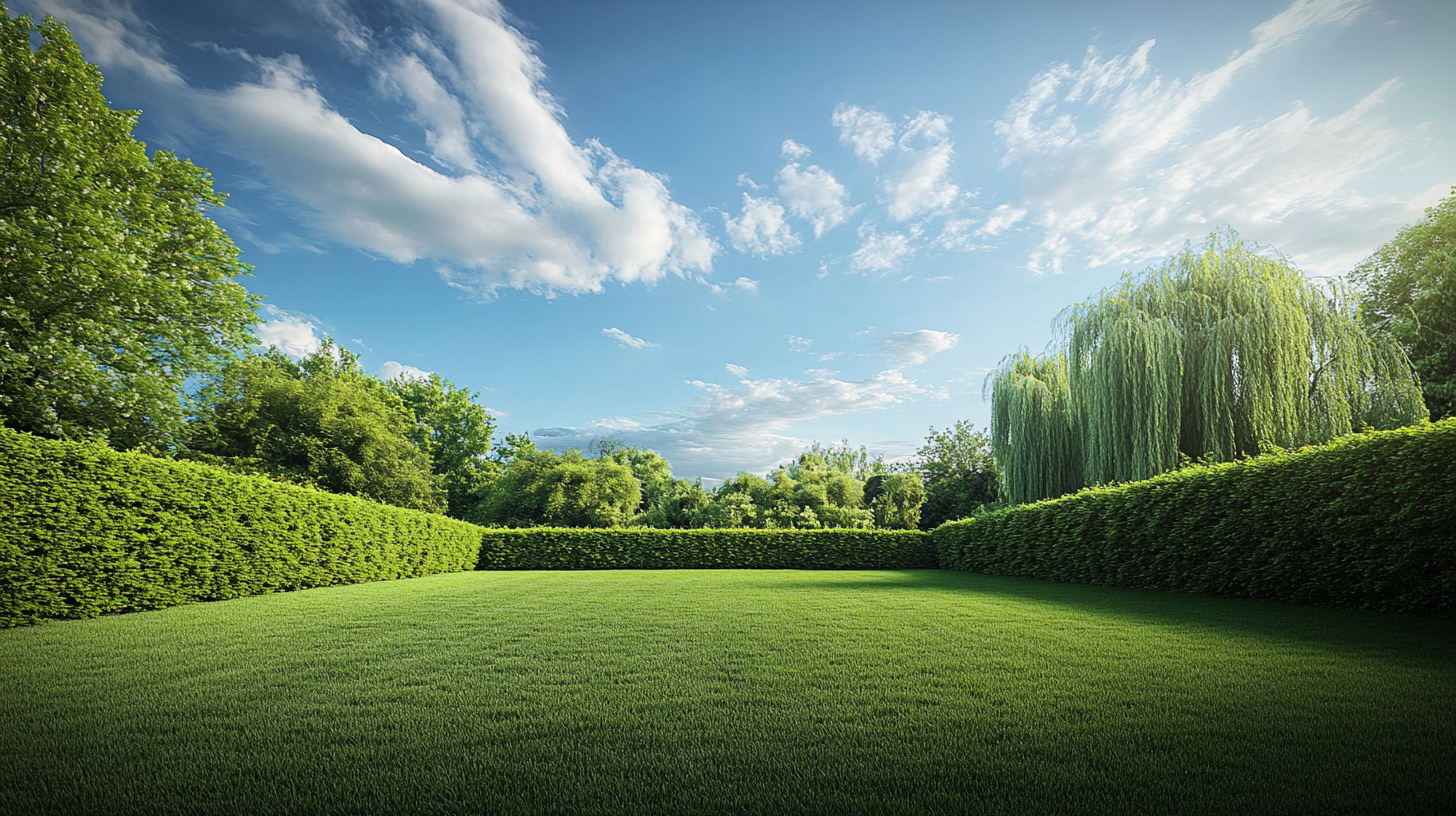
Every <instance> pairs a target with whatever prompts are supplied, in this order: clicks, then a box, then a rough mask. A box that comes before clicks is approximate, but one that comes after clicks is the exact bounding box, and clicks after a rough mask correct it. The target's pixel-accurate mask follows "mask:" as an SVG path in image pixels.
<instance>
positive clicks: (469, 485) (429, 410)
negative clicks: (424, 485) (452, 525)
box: [388, 373, 496, 518]
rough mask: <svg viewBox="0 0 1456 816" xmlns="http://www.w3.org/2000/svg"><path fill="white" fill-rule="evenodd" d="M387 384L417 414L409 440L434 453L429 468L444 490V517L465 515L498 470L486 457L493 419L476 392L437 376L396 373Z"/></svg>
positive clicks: (413, 414) (430, 454)
mask: <svg viewBox="0 0 1456 816" xmlns="http://www.w3.org/2000/svg"><path fill="white" fill-rule="evenodd" d="M388 385H389V390H390V391H391V392H392V393H393V394H394V395H395V396H397V397H399V399H400V401H401V402H403V403H404V406H405V408H407V409H409V411H410V414H411V415H412V416H413V419H414V423H413V425H412V427H411V429H410V432H409V438H410V441H412V442H414V443H415V447H417V448H419V449H420V450H423V451H425V452H426V453H427V454H429V456H430V461H431V470H432V471H433V472H434V473H435V475H437V476H439V477H440V479H441V483H442V484H443V486H444V488H445V504H446V509H445V513H446V515H449V516H451V517H454V518H464V517H465V514H466V513H468V512H470V510H471V509H472V508H473V507H475V505H476V504H477V503H478V502H479V501H480V499H481V498H482V496H483V492H482V491H483V490H484V489H485V485H486V483H488V482H489V481H490V479H491V476H492V475H494V473H495V468H496V465H495V463H494V462H492V461H491V460H490V459H489V456H488V455H489V453H490V436H491V434H492V433H493V432H494V431H495V421H494V420H493V419H492V418H491V416H490V414H488V413H486V410H485V408H484V407H482V406H480V405H479V404H477V403H476V402H475V398H476V397H477V396H478V394H477V393H475V392H472V391H470V390H469V389H466V388H460V387H458V386H456V385H455V384H454V383H453V382H450V381H449V380H448V379H445V378H444V377H441V376H440V375H439V374H435V373H431V374H430V375H429V376H428V377H425V378H422V379H411V378H406V377H403V376H401V377H396V378H395V379H393V380H390V381H389V384H388Z"/></svg>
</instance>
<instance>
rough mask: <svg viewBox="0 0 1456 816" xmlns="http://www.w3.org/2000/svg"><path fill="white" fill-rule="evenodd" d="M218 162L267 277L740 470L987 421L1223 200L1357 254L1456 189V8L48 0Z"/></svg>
mask: <svg viewBox="0 0 1456 816" xmlns="http://www.w3.org/2000/svg"><path fill="white" fill-rule="evenodd" d="M11 11H12V13H21V12H29V13H50V14H52V15H54V16H56V17H57V18H59V19H61V20H64V21H66V22H68V23H69V24H70V25H71V30H72V32H73V34H74V35H75V36H76V39H77V40H78V42H80V43H81V46H82V49H83V50H84V52H85V53H86V55H87V58H88V59H90V60H91V61H93V62H96V63H98V64H99V65H100V66H101V68H102V71H103V73H104V74H105V76H106V86H105V90H106V93H107V96H108V98H109V99H110V100H111V103H112V105H113V107H118V108H131V109H139V110H141V111H142V112H143V115H142V118H141V124H140V126H139V127H138V129H137V136H138V137H139V138H141V139H143V140H144V141H146V142H147V143H148V144H149V146H151V147H152V148H161V149H169V150H174V151H176V152H178V153H179V154H181V155H183V156H186V157H188V158H191V159H192V160H193V161H194V162H195V163H196V164H198V165H199V166H202V167H205V168H208V169H209V170H211V171H212V172H213V173H214V175H215V177H216V184H217V187H218V188H219V189H220V190H223V191H225V192H227V193H229V194H230V195H231V199H230V201H229V206H228V207H227V209H225V210H222V211H219V212H217V213H216V214H215V217H216V218H217V220H218V221H219V222H220V223H221V224H223V226H224V227H226V228H227V229H228V231H229V233H230V235H231V236H232V237H233V239H234V240H235V241H236V242H237V243H238V245H239V246H241V247H242V248H243V250H244V260H245V261H247V262H248V263H251V264H253V265H254V266H255V267H256V272H255V277H253V278H251V279H248V280H246V285H247V286H248V287H249V289H251V290H252V291H254V292H258V293H261V294H263V295H265V296H266V297H267V300H266V306H265V310H264V314H263V316H264V317H265V318H267V319H268V321H269V322H268V323H266V324H265V325H264V326H262V327H261V328H260V330H259V334H260V338H261V339H263V340H264V341H265V342H270V343H273V344H275V345H278V346H279V347H281V348H283V349H284V350H285V351H288V352H290V353H295V354H298V353H304V352H306V351H308V350H309V349H310V348H314V347H316V345H317V343H318V342H319V338H321V337H322V336H324V335H325V334H327V335H330V336H333V337H334V338H336V339H337V340H338V341H339V342H340V343H341V344H343V345H346V346H348V347H350V348H353V349H354V350H356V351H358V352H360V354H361V355H362V359H363V362H364V364H365V365H366V367H368V368H369V369H370V370H371V371H375V372H378V373H381V374H383V375H386V376H389V375H393V374H396V373H399V372H404V373H405V374H406V375H409V374H412V373H417V372H423V371H438V372H440V373H441V374H442V375H444V376H446V377H448V378H450V379H451V380H453V381H454V382H456V383H457V384H459V385H462V386H465V387H468V388H470V389H473V390H476V391H479V392H480V393H481V397H480V401H481V402H482V403H483V404H485V405H487V406H489V407H490V408H491V410H492V411H493V412H495V413H496V415H497V416H498V418H499V426H500V429H501V431H502V432H520V431H529V432H531V433H532V435H533V437H534V438H535V439H536V440H537V441H538V443H541V444H544V445H547V446H552V447H572V446H584V445H585V444H586V443H587V441H589V440H590V439H591V438H593V437H595V436H600V435H603V434H607V433H613V432H615V433H617V434H619V435H621V436H623V437H625V438H627V439H629V440H631V441H633V442H636V443H638V444H643V445H646V446H648V447H652V448H655V449H657V450H659V451H661V452H662V453H664V454H665V455H666V456H667V457H668V458H669V460H670V461H671V462H672V463H673V465H674V470H675V472H676V475H678V476H681V477H687V478H693V477H698V476H702V477H706V478H707V479H708V480H709V481H710V483H711V482H713V481H716V480H717V479H720V478H722V477H724V476H728V475H731V474H732V473H734V472H736V471H739V470H749V471H753V472H759V473H762V472H765V471H767V470H768V469H769V468H770V467H772V466H773V465H774V464H775V463H777V462H779V461H782V460H783V459H784V458H786V457H788V456H790V455H793V454H794V453H796V452H798V451H800V450H802V449H803V448H804V447H806V446H807V445H808V443H810V442H811V441H814V440H819V441H833V440H839V439H842V438H847V439H849V440H850V442H851V443H852V444H854V445H866V446H868V447H869V448H870V449H871V450H873V451H876V452H880V453H884V454H886V455H887V456H889V457H890V458H897V457H902V456H904V455H906V454H909V453H911V452H913V450H914V448H915V447H916V446H917V445H919V444H920V443H921V442H922V440H923V438H924V436H925V433H926V430H927V428H928V427H929V426H931V425H934V426H936V427H938V428H939V427H945V426H947V425H950V424H951V423H953V422H955V421H956V420H959V419H969V420H971V421H973V422H975V423H976V424H977V425H978V426H982V427H984V426H985V424H986V421H987V418H988V416H989V406H988V405H987V404H985V403H984V402H983V401H982V398H981V385H982V381H983V379H984V377H985V374H986V372H987V371H988V370H990V369H991V368H992V367H994V366H995V365H996V364H997V362H998V361H999V360H1000V359H1001V358H1002V357H1003V356H1004V355H1006V354H1008V353H1011V352H1013V351H1015V350H1016V349H1017V348H1019V347H1022V346H1025V347H1028V348H1031V349H1033V350H1036V349H1040V348H1042V347H1043V346H1045V345H1046V343H1047V342H1048V340H1050V339H1051V322H1052V320H1053V318H1054V317H1055V316H1056V314H1057V313H1058V312H1059V311H1060V310H1061V309H1062V308H1063V307H1065V306H1067V305H1069V304H1071V303H1074V302H1077V301H1079V300H1083V299H1085V298H1087V297H1088V296H1090V295H1091V294H1092V293H1094V292H1096V291H1097V290H1099V289H1101V288H1102V287H1104V286H1106V285H1108V284H1110V283H1112V282H1113V281H1115V280H1116V279H1117V277H1118V276H1119V275H1120V274H1121V273H1122V272H1123V271H1125V270H1138V269H1141V268H1143V267H1145V266H1147V265H1149V264H1151V263H1156V262H1158V261H1159V260H1160V259H1162V258H1165V257H1167V256H1168V255H1169V254H1171V253H1173V252H1174V251H1176V250H1177V249H1179V248H1180V247H1181V246H1182V245H1183V243H1184V242H1185V241H1190V240H1191V241H1194V242H1197V241H1199V240H1201V239H1202V238H1203V237H1204V236H1205V235H1207V233H1208V232H1210V231H1211V230H1213V229H1215V228H1218V227H1221V226H1224V225H1230V226H1232V227H1234V228H1235V229H1237V230H1238V231H1239V232H1240V233H1241V234H1242V235H1243V236H1244V237H1246V238H1248V239H1252V240H1255V241H1258V242H1260V243H1262V244H1267V245H1270V246H1272V247H1274V248H1276V249H1277V250H1278V251H1280V252H1282V253H1284V254H1285V255H1286V256H1288V257H1289V258H1290V259H1291V260H1292V261H1294V262H1295V263H1296V264H1298V265H1299V266H1300V267H1301V268H1302V269H1304V270H1306V271H1307V272H1308V273H1309V274H1311V275H1320V276H1333V275H1339V274H1342V273H1344V272H1346V271H1347V270H1348V269H1349V268H1350V267H1351V266H1352V265H1353V264H1354V263H1356V262H1358V261H1359V259H1361V258H1362V257H1364V256H1365V255H1366V254H1367V253H1368V252H1369V251H1370V250H1371V249H1373V248H1374V247H1376V246H1378V245H1379V244H1380V243H1382V242H1384V241H1385V240H1388V239H1389V238H1390V237H1392V236H1393V235H1394V234H1395V232H1396V230H1398V229H1399V228H1400V227H1401V226H1402V225H1404V224H1407V223H1410V222H1412V221H1414V220H1417V219H1418V218H1419V217H1420V215H1421V211H1422V210H1423V209H1424V208H1425V207H1427V206H1430V205H1432V204H1434V203H1435V202H1436V201H1437V200H1438V199H1440V198H1442V197H1444V196H1445V195H1448V194H1449V191H1450V188H1451V185H1452V184H1453V183H1456V146H1453V144H1452V141H1451V136H1450V134H1452V133H1456V105H1453V104H1452V102H1453V97H1452V94H1451V90H1450V89H1451V88H1452V87H1456V51H1453V49H1451V47H1450V43H1451V42H1453V41H1456V3H1449V2H1381V1H1380V0H1325V1H1324V2H1302V1H1301V2H1294V3H1292V4H1291V3H1289V2H1285V1H1283V0H1280V1H1277V2H1223V3H1203V4H1186V3H1176V4H1170V3H1133V2H1129V3H1070V2H1043V3H1035V2H1029V3H1015V4H991V3H984V4H983V3H974V2H899V3H894V4H889V3H880V4H869V3H849V2H825V3H807V2H805V3H792V2H781V1H780V2H735V3H722V4H711V5H710V4H701V3H682V2H614V3H609V2H566V0H537V1H534V2H533V1H531V0H520V1H519V2H512V3H506V4H504V5H502V4H500V3H497V2H494V1H493V0H391V1H381V0H376V2H351V1H350V0H234V2H229V3H195V2H142V0H132V2H126V1H125V0H18V1H16V2H12V3H11Z"/></svg>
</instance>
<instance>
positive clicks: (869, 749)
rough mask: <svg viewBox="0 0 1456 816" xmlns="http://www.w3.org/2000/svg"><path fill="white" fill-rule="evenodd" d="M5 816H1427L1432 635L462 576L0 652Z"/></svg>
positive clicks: (102, 629) (1434, 726) (292, 597)
mask: <svg viewBox="0 0 1456 816" xmlns="http://www.w3.org/2000/svg"><path fill="white" fill-rule="evenodd" d="M0 690H3V694H0V755H3V759H4V761H3V763H0V813H15V814H21V813H24V814H43V813H70V814H75V813H156V814H163V813H179V814H180V813H191V814H197V813H249V814H252V813H258V814H266V813H362V812H397V813H481V812H489V813H628V812H630V813H672V812H676V813H686V812H694V813H741V812H750V813H755V812H756V813H790V812H818V813H836V814H838V813H867V812H942V813H953V812H954V813H961V812H1003V813H1022V812H1043V813H1050V812H1062V813H1084V812H1085V813H1091V812H1119V813H1137V812H1164V813H1167V812H1185V813H1187V812H1203V813H1215V812H1227V813H1248V812H1262V813H1274V812H1307V813H1338V812H1372V813H1373V812H1404V813H1412V812H1441V811H1446V810H1448V809H1449V808H1450V807H1451V806H1452V804H1453V802H1456V781H1453V780H1456V622H1453V621H1442V620H1432V619H1422V618H1413V617H1398V616H1389V615H1376V614H1370V613H1360V612H1348V611H1335V610H1322V609H1311V608H1301V607H1294V606H1284V605H1274V604H1258V603H1246V602H1238V601H1223V600H1209V599H1202V598H1195V597H1188V596H1177V595H1165V594H1160V593H1153V592H1135V591H1126V590H1110V589H1103V588H1097V587H1089V586H1076V585H1064V584H1049V583H1042V582H1036V581H1026V580H1017V579H1003V578H988V577H984V576H977V575H970V574H966V573H957V572H949V571H944V572H942V571H923V572H797V571H662V572H632V571H620V572H516V573H482V572H476V573H461V574H452V575H441V576H434V577H429V578H420V579H414V580H409V581H395V582H386V583H376V584H365V585H358V586H348V587H337V588H329V589H318V590H310V591H307V592H296V593H289V594H282V595H269V596H260V597H253V598H246V599H241V600H235V601H227V602H221V603H211V604H198V605H193V606H186V607H179V608H175V609H169V610H164V611H160V612H148V613H141V614H134V615H124V616H116V617H108V618H101V619H95V620H88V621H76V622H67V623H53V624H45V625H41V626H36V627H31V628H22V629H15V630H9V631H0Z"/></svg>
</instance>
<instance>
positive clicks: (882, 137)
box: [830, 104, 895, 163]
mask: <svg viewBox="0 0 1456 816" xmlns="http://www.w3.org/2000/svg"><path fill="white" fill-rule="evenodd" d="M830 121H831V122H833V123H834V126H835V127H837V128H839V141H841V142H843V143H844V144H846V145H849V146H850V148H852V149H853V150H854V154H855V155H856V156H859V157H860V158H862V159H864V160H865V161H868V162H870V163H878V162H879V160H880V158H881V157H883V156H884V155H885V154H886V153H888V152H890V150H892V149H893V148H894V147H895V125H894V124H893V123H892V122H890V117H888V116H886V115H884V114H883V113H880V112H879V111H874V110H865V109H864V108H861V107H859V106H858V105H849V104H841V105H839V106H838V107H836V108H835V109H834V114H833V116H832V117H831V118H830Z"/></svg>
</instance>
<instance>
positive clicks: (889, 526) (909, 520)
mask: <svg viewBox="0 0 1456 816" xmlns="http://www.w3.org/2000/svg"><path fill="white" fill-rule="evenodd" d="M871 485H873V488H872V487H871ZM924 502H925V487H924V484H923V483H922V481H921V478H920V474H918V473H893V474H882V475H877V476H871V477H870V479H869V481H867V482H865V504H867V505H869V509H870V513H871V514H872V515H873V517H874V523H875V527H877V528H879V529H881V530H915V529H919V527H920V509H921V505H922V504H924Z"/></svg>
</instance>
